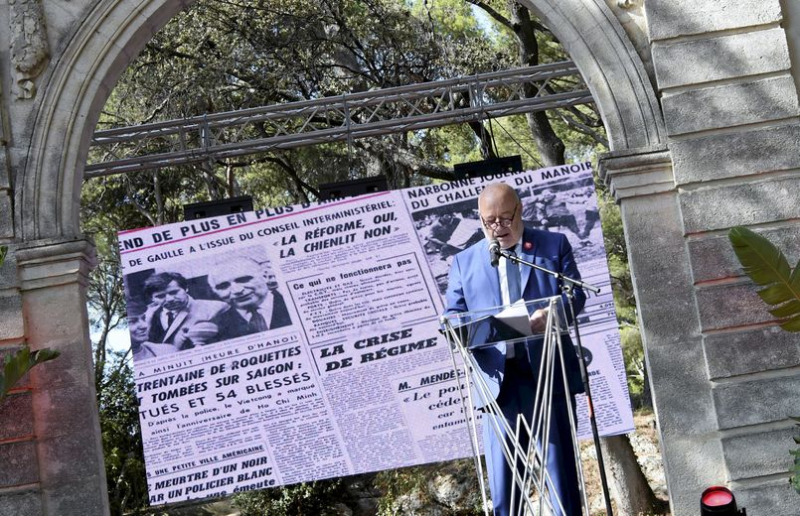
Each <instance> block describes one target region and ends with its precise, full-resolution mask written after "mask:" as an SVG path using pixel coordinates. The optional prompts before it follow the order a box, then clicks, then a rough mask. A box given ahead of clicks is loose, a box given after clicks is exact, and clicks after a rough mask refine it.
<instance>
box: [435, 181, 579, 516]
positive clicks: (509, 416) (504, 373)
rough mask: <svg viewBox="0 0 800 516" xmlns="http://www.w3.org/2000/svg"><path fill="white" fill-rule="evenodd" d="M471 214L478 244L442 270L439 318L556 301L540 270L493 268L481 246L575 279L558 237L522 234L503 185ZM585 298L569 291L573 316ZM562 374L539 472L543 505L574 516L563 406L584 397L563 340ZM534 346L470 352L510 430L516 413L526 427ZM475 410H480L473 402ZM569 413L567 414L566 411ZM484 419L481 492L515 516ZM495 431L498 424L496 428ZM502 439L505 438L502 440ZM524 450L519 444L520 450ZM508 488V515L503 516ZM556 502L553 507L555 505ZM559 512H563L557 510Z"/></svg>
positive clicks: (573, 473) (540, 326)
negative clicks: (479, 232) (477, 220)
mask: <svg viewBox="0 0 800 516" xmlns="http://www.w3.org/2000/svg"><path fill="white" fill-rule="evenodd" d="M478 211H479V213H480V217H481V222H482V224H483V233H484V236H485V237H486V238H485V239H484V240H482V241H481V242H478V243H477V244H474V245H472V246H471V247H469V248H467V249H465V250H464V251H462V252H460V253H458V254H457V255H456V256H455V258H454V260H453V263H452V265H451V267H450V276H449V280H448V287H447V294H446V306H447V309H446V313H447V314H453V313H459V312H472V311H476V310H486V309H490V308H493V307H497V306H500V305H508V304H511V303H514V302H515V301H518V300H519V299H520V298H522V299H524V300H525V301H531V300H534V299H540V298H545V297H551V296H556V295H559V294H561V291H560V288H559V285H558V282H557V280H556V279H555V278H554V277H552V276H550V275H546V274H545V273H543V272H541V271H533V270H531V268H530V267H526V266H524V265H522V266H518V265H517V264H514V263H513V262H511V260H507V259H506V258H500V260H499V263H498V264H497V267H493V266H492V264H491V257H490V253H489V243H490V241H492V240H497V241H498V242H499V244H500V247H501V248H502V249H505V250H508V251H511V252H514V253H515V254H516V255H517V256H519V257H520V258H522V259H523V260H525V261H528V262H532V263H534V264H536V265H539V266H541V267H544V268H546V269H550V270H551V271H555V272H560V273H563V274H564V275H566V276H568V277H571V278H574V279H580V274H579V273H578V268H577V266H576V264H575V259H574V257H573V255H572V248H571V247H570V244H569V241H568V240H567V238H566V237H565V236H564V235H563V234H561V233H555V232H548V231H541V230H536V229H530V228H525V227H524V226H523V223H522V204H521V202H520V199H519V196H518V194H517V192H516V191H514V189H513V188H511V187H510V186H508V185H506V184H503V183H495V184H491V185H489V186H488V187H486V188H485V189H484V190H483V191H482V192H481V195H480V197H479V198H478ZM585 301H586V296H585V294H584V292H583V291H582V290H581V289H578V288H576V289H575V309H576V312H577V313H579V312H580V311H581V310H582V309H583V305H584V303H585ZM529 319H530V326H531V330H532V331H533V332H534V334H536V333H541V332H542V331H544V329H545V323H546V319H547V312H546V309H539V310H535V311H533V313H531V315H530V318H529ZM563 342H564V344H565V345H564V350H565V359H564V360H565V369H566V371H567V381H568V384H569V391H570V392H569V393H565V392H564V380H563V376H562V373H561V364H560V362H559V361H558V360H557V361H556V364H555V377H554V381H553V405H552V409H551V410H552V416H551V423H550V431H549V449H548V456H547V472H548V476H549V478H550V482H548V487H549V491H550V500H551V501H552V502H553V506H554V507H555V508H556V511H555V514H558V515H561V514H563V515H565V516H572V515H577V514H580V513H581V504H580V491H579V488H578V476H577V469H576V466H575V452H574V447H573V445H572V438H571V434H570V423H569V415H568V412H567V402H569V403H571V404H572V406H573V409H574V407H575V402H574V398H573V397H572V395H574V394H577V393H581V392H584V388H583V383H582V381H581V375H580V369H579V365H578V357H577V355H576V354H575V353H574V348H573V346H572V343H571V342H570V341H569V338H566V339H564V341H563ZM541 347H542V340H541V339H535V338H532V339H529V340H528V341H527V342H523V343H520V344H517V345H515V346H508V347H507V346H506V345H505V344H500V345H497V346H494V347H488V348H484V349H478V350H474V351H472V353H473V355H474V357H475V359H476V361H477V363H478V365H479V367H480V370H479V371H477V374H480V375H481V377H482V378H483V379H484V380H485V381H486V382H487V384H488V385H489V386H490V390H491V391H492V394H493V395H494V396H495V399H496V401H497V404H498V405H499V406H500V408H501V410H502V412H503V416H504V418H505V420H506V421H507V423H508V424H509V426H510V427H511V428H514V427H515V426H516V424H517V416H518V415H519V414H523V415H525V416H526V418H527V419H528V421H529V422H530V421H531V419H532V414H533V404H534V399H535V396H536V384H537V381H538V378H537V377H538V370H539V361H540V359H541ZM477 405H479V406H478V408H482V406H481V405H483V404H482V403H478V404H477ZM573 412H574V410H573ZM490 417H493V416H490V415H489V414H485V415H484V418H485V420H484V422H483V442H484V450H485V454H486V464H487V469H488V473H489V487H490V489H491V493H492V503H493V506H494V514H495V515H496V516H517V513H518V514H524V513H525V511H524V510H520V508H519V507H520V502H519V500H520V493H519V491H518V490H517V489H516V487H515V484H514V481H513V477H512V473H511V469H510V468H509V466H508V465H507V463H506V461H505V457H504V455H503V442H502V439H499V438H497V437H496V436H495V432H494V431H493V429H492V427H494V426H495V425H491V424H489V423H490V422H489V420H488V418H490ZM497 423H498V425H497V426H499V427H501V428H502V425H501V422H500V421H498V422H497ZM505 439H508V437H505ZM522 444H523V446H524V447H527V442H523V443H522ZM512 489H514V490H516V492H515V493H514V495H513V498H514V500H515V507H516V508H515V513H514V514H512V513H511V498H512ZM557 499H558V500H560V503H559V502H558V501H557ZM560 506H563V509H564V510H563V511H562V510H561V509H560Z"/></svg>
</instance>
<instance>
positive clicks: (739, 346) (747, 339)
mask: <svg viewBox="0 0 800 516" xmlns="http://www.w3.org/2000/svg"><path fill="white" fill-rule="evenodd" d="M705 349H706V361H707V362H708V374H709V376H710V377H711V378H712V379H715V378H727V377H730V376H736V375H740V374H748V373H756V372H759V371H769V370H772V369H782V368H786V367H794V366H797V365H800V339H798V338H797V335H795V334H792V333H789V332H787V331H785V330H783V329H781V328H780V327H778V326H771V327H769V328H759V329H757V330H750V331H743V332H740V333H717V334H713V335H707V336H706V337H705Z"/></svg>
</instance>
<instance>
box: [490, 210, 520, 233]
mask: <svg viewBox="0 0 800 516" xmlns="http://www.w3.org/2000/svg"><path fill="white" fill-rule="evenodd" d="M516 216H517V207H516V206H514V213H512V214H511V218H509V219H497V220H495V221H494V222H486V221H485V220H484V218H483V217H481V222H483V225H484V226H486V228H487V229H491V230H496V229H497V228H500V227H503V228H508V227H511V224H513V223H514V217H516Z"/></svg>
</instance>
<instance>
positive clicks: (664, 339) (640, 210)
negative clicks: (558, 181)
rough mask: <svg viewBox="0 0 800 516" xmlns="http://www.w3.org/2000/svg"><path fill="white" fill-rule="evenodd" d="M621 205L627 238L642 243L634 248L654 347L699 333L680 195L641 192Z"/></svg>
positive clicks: (645, 322)
mask: <svg viewBox="0 0 800 516" xmlns="http://www.w3.org/2000/svg"><path fill="white" fill-rule="evenodd" d="M621 209H622V213H623V217H624V219H625V230H626V239H627V241H628V242H638V245H629V246H628V250H629V253H630V264H631V275H632V277H633V282H634V285H636V289H637V294H636V295H637V301H638V304H639V306H640V308H641V311H640V317H641V320H642V323H643V325H644V335H645V338H646V339H647V341H648V346H651V347H652V346H671V345H672V344H675V343H680V342H682V341H683V340H684V339H685V337H686V336H687V335H697V334H698V333H699V325H698V321H697V313H696V308H695V306H694V300H693V297H694V296H693V293H694V289H693V288H692V285H691V273H690V271H689V270H688V267H686V266H685V260H686V255H685V253H686V247H685V240H684V237H683V228H682V226H681V224H680V213H679V212H678V206H677V200H676V199H675V197H673V196H668V195H658V196H652V197H636V198H631V199H627V200H625V201H624V202H623V203H622V206H621ZM668 361H669V360H668Z"/></svg>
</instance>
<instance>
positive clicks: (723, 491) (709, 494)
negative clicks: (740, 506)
mask: <svg viewBox="0 0 800 516" xmlns="http://www.w3.org/2000/svg"><path fill="white" fill-rule="evenodd" d="M701 501H702V502H703V503H704V504H706V505H708V506H709V507H722V506H723V505H727V504H729V503H731V502H732V501H733V493H731V492H730V491H729V490H728V489H727V488H725V487H720V486H714V487H709V488H708V489H706V490H705V491H704V492H703V497H702V499H701Z"/></svg>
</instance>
